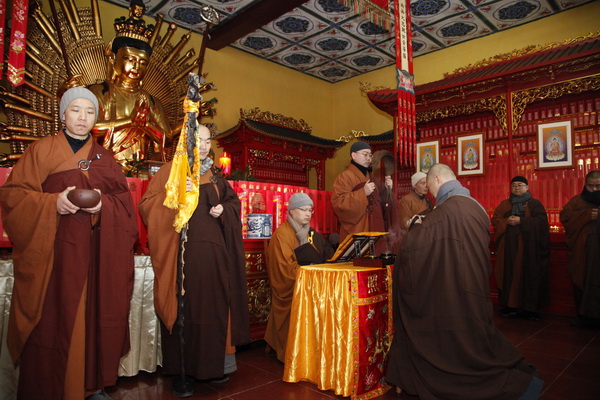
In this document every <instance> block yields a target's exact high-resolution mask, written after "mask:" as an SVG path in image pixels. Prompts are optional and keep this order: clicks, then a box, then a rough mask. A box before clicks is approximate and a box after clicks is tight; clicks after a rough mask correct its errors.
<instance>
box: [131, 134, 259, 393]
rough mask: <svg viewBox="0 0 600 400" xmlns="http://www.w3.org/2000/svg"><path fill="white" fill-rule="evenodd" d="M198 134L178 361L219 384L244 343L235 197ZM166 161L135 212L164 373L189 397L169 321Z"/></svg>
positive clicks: (173, 300) (173, 266)
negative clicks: (144, 231) (141, 227)
mask: <svg viewBox="0 0 600 400" xmlns="http://www.w3.org/2000/svg"><path fill="white" fill-rule="evenodd" d="M196 134H197V135H199V137H200V146H199V148H198V156H199V157H200V160H201V162H202V166H201V170H200V174H201V175H200V195H199V196H200V197H199V199H198V205H197V207H196V209H195V211H194V213H193V215H192V216H191V218H190V220H189V222H188V228H187V233H186V234H187V243H186V244H185V251H184V266H183V276H184V283H183V288H184V289H185V295H184V300H183V304H184V306H183V315H184V327H183V337H184V343H185V344H184V349H183V350H184V354H185V357H184V358H185V359H184V360H183V362H184V366H185V373H186V374H187V375H189V376H191V377H194V378H196V379H200V380H213V381H215V380H216V381H219V382H224V381H226V380H227V379H228V376H227V374H229V373H231V372H234V371H235V370H236V369H237V366H236V361H235V347H234V346H237V345H241V344H245V343H248V342H249V341H250V326H249V320H248V294H247V289H246V288H247V284H246V260H245V254H244V244H243V238H242V224H241V221H240V210H241V203H240V200H239V198H238V196H237V194H236V193H235V191H234V190H233V188H232V187H231V185H230V184H229V182H227V180H225V179H224V178H223V177H222V176H221V175H220V174H218V172H217V171H216V170H215V169H213V167H212V164H213V160H212V159H211V158H210V157H208V154H209V152H210V144H211V136H210V130H209V129H208V128H207V127H206V126H204V125H199V128H198V130H197V133H196ZM171 167H172V162H169V163H167V164H165V165H164V166H163V167H161V169H160V170H159V171H158V172H157V173H156V175H154V177H153V178H152V180H151V181H150V185H149V186H148V190H147V191H146V193H145V194H144V196H143V197H142V200H141V202H140V213H141V214H142V218H143V219H144V222H145V223H146V225H147V226H148V242H149V246H150V256H151V257H152V266H153V267H154V273H155V280H154V305H155V308H156V312H157V314H158V316H159V317H160V319H161V340H162V352H163V372H164V373H165V374H167V375H173V385H174V386H173V392H174V394H175V396H177V397H188V396H191V395H192V394H193V382H187V381H185V382H180V381H179V374H180V372H181V358H180V354H181V352H180V349H181V347H180V336H179V333H180V327H179V325H178V324H175V321H176V320H177V306H178V301H177V290H178V288H177V283H176V279H177V258H178V251H179V239H180V235H179V233H177V232H176V231H175V229H174V227H173V222H174V220H175V214H176V210H172V209H169V208H167V207H165V206H164V205H163V203H164V200H165V196H166V192H165V184H166V183H167V181H168V178H169V174H170V171H171ZM188 183H189V184H190V185H191V183H190V181H188ZM188 191H191V186H188ZM190 386H191V387H190Z"/></svg>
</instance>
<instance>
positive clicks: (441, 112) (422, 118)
mask: <svg viewBox="0 0 600 400" xmlns="http://www.w3.org/2000/svg"><path fill="white" fill-rule="evenodd" d="M490 110H491V111H492V112H493V113H494V115H495V116H496V118H498V120H499V121H500V126H501V127H502V129H503V130H504V131H505V132H506V129H507V121H506V99H505V98H504V97H502V96H495V97H490V98H486V99H479V100H475V101H470V102H467V103H461V104H455V105H451V106H445V107H439V108H434V109H431V110H427V111H421V112H419V113H417V123H426V122H430V121H433V120H436V119H444V118H451V117H456V116H457V115H468V114H473V113H476V112H481V111H490Z"/></svg>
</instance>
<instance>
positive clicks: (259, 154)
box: [248, 149, 270, 158]
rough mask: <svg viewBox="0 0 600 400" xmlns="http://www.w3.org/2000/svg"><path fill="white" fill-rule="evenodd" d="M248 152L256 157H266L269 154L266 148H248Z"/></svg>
mask: <svg viewBox="0 0 600 400" xmlns="http://www.w3.org/2000/svg"><path fill="white" fill-rule="evenodd" d="M248 153H249V154H251V155H252V156H253V157H258V158H268V157H269V154H270V153H269V152H268V151H266V150H255V149H248Z"/></svg>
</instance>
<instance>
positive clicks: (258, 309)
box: [248, 279, 271, 323]
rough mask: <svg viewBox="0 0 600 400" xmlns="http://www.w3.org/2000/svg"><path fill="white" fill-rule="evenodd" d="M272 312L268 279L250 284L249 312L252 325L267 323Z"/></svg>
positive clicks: (256, 280) (257, 280)
mask: <svg viewBox="0 0 600 400" xmlns="http://www.w3.org/2000/svg"><path fill="white" fill-rule="evenodd" d="M270 311H271V288H270V287H269V281H268V280H267V279H255V280H253V281H249V282H248V312H249V315H250V320H251V322H252V323H266V322H267V320H268V319H269V313H270Z"/></svg>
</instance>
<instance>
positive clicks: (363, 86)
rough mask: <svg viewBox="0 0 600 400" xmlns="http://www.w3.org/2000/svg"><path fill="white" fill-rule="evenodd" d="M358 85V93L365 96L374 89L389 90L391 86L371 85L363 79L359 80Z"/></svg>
mask: <svg viewBox="0 0 600 400" xmlns="http://www.w3.org/2000/svg"><path fill="white" fill-rule="evenodd" d="M358 86H359V87H360V93H361V94H362V95H363V96H366V95H367V93H369V92H374V91H376V90H391V88H388V87H385V86H373V85H372V84H371V83H369V82H363V81H359V82H358Z"/></svg>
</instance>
